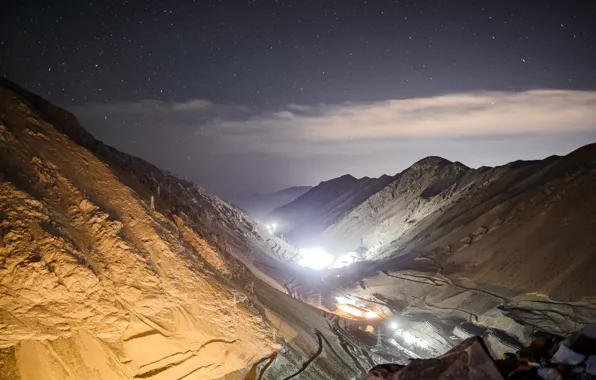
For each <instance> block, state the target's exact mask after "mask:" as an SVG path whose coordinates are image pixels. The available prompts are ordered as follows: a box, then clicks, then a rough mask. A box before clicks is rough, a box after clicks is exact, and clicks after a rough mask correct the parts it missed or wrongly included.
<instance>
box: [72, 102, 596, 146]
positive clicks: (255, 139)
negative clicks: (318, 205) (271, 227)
mask: <svg viewBox="0 0 596 380" xmlns="http://www.w3.org/2000/svg"><path fill="white" fill-rule="evenodd" d="M595 110H596V92H594V91H566V90H535V91H526V92H476V93H462V94H450V95H442V96H435V97H429V98H414V99H392V100H386V101H380V102H373V103H342V104H334V105H328V104H321V105H314V106H312V105H310V106H309V105H297V104H290V105H288V106H286V107H284V108H282V109H277V110H273V111H268V112H256V111H255V110H251V109H249V108H247V107H241V106H227V105H216V104H214V103H212V102H210V101H208V100H202V99H194V100H189V101H186V102H181V103H175V102H161V101H152V100H142V101H139V102H134V103H116V104H112V105H106V104H91V105H85V106H82V107H80V108H79V109H78V110H76V111H77V113H79V114H82V115H84V117H85V118H86V119H90V118H91V117H96V118H99V119H101V118H102V117H103V118H104V119H105V120H108V121H112V122H113V123H122V122H123V121H128V125H131V124H136V125H143V126H144V127H145V128H147V129H151V128H154V127H156V126H157V127H162V128H164V127H165V128H168V129H169V130H171V131H172V133H176V132H175V131H176V129H184V130H188V131H189V132H190V133H191V134H193V135H194V136H197V137H198V138H202V139H203V140H205V141H209V146H208V147H205V149H206V150H207V151H213V152H214V154H228V153H230V152H235V153H239V154H241V153H262V154H273V155H285V156H291V155H299V156H300V155H312V154H335V153H338V152H341V153H343V154H345V153H346V151H349V152H352V153H353V154H363V153H367V152H369V151H375V150H378V149H379V148H380V147H381V148H382V147H383V146H387V147H388V148H389V145H390V142H391V141H394V140H397V139H444V138H470V137H482V136H493V137H495V136H513V135H545V134H553V133H570V132H586V131H588V132H592V131H596V111H595ZM371 142H376V144H371Z"/></svg>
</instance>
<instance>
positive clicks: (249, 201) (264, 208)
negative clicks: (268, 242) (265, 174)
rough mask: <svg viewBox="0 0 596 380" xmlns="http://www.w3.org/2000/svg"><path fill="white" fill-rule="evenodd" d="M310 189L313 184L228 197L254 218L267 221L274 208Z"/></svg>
mask: <svg viewBox="0 0 596 380" xmlns="http://www.w3.org/2000/svg"><path fill="white" fill-rule="evenodd" d="M310 189H312V186H294V187H290V188H287V189H283V190H280V191H276V192H274V193H266V194H259V193H256V194H255V193H252V194H236V195H231V196H228V197H226V198H227V199H228V200H229V201H230V202H231V203H232V204H233V205H234V206H236V207H237V208H239V209H241V210H242V211H244V212H245V213H246V214H248V215H250V216H252V217H253V218H254V219H257V220H260V221H262V222H267V219H268V216H269V214H270V213H271V212H272V211H273V210H275V209H276V208H278V207H281V206H283V205H286V204H288V203H290V202H292V201H293V200H294V199H296V198H298V197H300V196H301V195H303V194H304V193H306V192H308V191H309V190H310Z"/></svg>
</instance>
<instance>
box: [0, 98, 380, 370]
mask: <svg viewBox="0 0 596 380" xmlns="http://www.w3.org/2000/svg"><path fill="white" fill-rule="evenodd" d="M61 131H63V132H66V133H68V134H69V136H70V138H69V136H67V135H65V134H63V133H61ZM73 140H76V141H77V142H75V141H73ZM80 144H82V145H85V146H86V147H85V146H82V145H80ZM100 157H101V158H100ZM151 197H153V198H154V205H153V206H154V207H152V204H151V203H152V202H151ZM261 230H263V231H261ZM261 235H262V236H261ZM267 238H268V237H267V234H266V232H265V231H264V228H262V227H260V226H258V225H255V224H254V223H253V222H252V221H250V220H248V219H246V218H245V216H244V215H242V214H241V213H239V212H237V211H236V210H234V209H232V208H231V207H230V206H229V205H227V204H225V203H224V202H222V201H221V200H219V199H217V198H216V197H214V196H213V195H210V194H209V193H207V192H205V191H204V190H203V189H200V188H198V187H196V186H195V185H193V184H191V183H188V182H186V181H183V180H180V179H178V178H176V177H174V176H172V175H170V174H168V173H165V172H162V171H160V170H159V169H157V168H155V167H153V166H151V165H150V164H148V163H146V162H144V161H142V160H139V159H136V158H133V157H130V156H127V155H125V154H123V153H120V152H117V151H115V150H113V149H112V148H109V147H107V146H105V145H103V144H101V143H100V142H97V141H95V140H93V139H92V137H91V136H89V135H87V134H86V132H85V131H84V130H83V129H82V128H81V127H80V126H79V125H78V123H77V122H76V120H75V119H74V118H73V117H72V115H70V114H68V113H67V112H65V111H63V110H60V109H58V108H55V107H53V106H51V105H50V104H48V103H46V102H45V101H43V100H42V99H40V98H37V97H35V96H34V95H31V94H28V93H26V92H24V91H23V90H18V89H14V88H12V89H9V88H8V87H4V86H0V353H1V360H0V379H3V380H4V379H7V378H9V379H19V378H20V379H40V378H43V379H51V380H53V379H56V380H57V379H130V378H133V377H138V378H146V379H181V378H188V379H219V378H222V377H224V376H235V377H234V378H244V376H248V378H250V376H254V378H257V376H261V375H262V371H265V370H266V371H267V374H268V376H273V378H284V377H287V376H290V375H292V374H294V373H297V372H299V371H305V367H304V366H305V363H307V362H308V365H307V367H308V371H309V372H312V373H315V374H317V373H318V374H321V376H323V377H325V378H340V377H342V376H344V377H345V376H354V375H360V374H362V373H363V371H364V369H363V368H364V367H370V366H371V365H374V362H371V363H366V362H365V360H366V359H363V361H362V364H358V365H359V366H360V367H361V368H358V366H356V365H352V366H346V365H345V364H344V363H346V362H347V361H349V362H351V363H354V360H356V362H358V363H359V360H361V359H360V358H358V359H352V358H351V357H350V355H352V354H351V353H350V351H344V349H342V347H340V346H339V344H338V343H337V342H336V341H333V342H331V343H330V344H333V345H335V348H334V350H336V351H337V352H339V353H340V354H339V356H334V357H332V358H329V359H327V360H326V363H325V366H324V367H325V368H326V369H321V368H323V367H321V366H319V363H317V362H312V361H310V362H309V359H310V358H311V357H312V356H313V353H316V352H317V350H319V349H320V350H321V352H323V348H322V341H321V338H320V336H319V335H317V334H323V335H325V336H328V337H329V336H333V335H334V332H332V331H331V330H330V328H331V327H330V325H329V324H328V323H327V321H326V320H325V319H324V318H323V317H322V315H321V313H320V312H318V311H316V309H313V308H312V307H309V306H307V305H306V304H303V303H301V302H299V301H297V300H294V299H293V298H291V297H289V296H287V295H285V294H283V293H280V292H279V291H278V290H276V289H273V288H271V287H270V286H269V285H266V283H265V282H268V283H271V284H274V285H275V281H273V280H271V278H269V277H268V276H267V275H265V274H263V273H262V272H260V271H259V270H258V269H257V268H256V267H257V266H258V265H257V264H255V263H257V261H259V260H260V261H259V262H271V263H274V262H275V260H276V258H275V256H273V255H272V254H271V252H270V251H269V248H268V246H267V243H266V241H265V239H267ZM239 258H240V259H239ZM247 266H253V267H254V268H253V269H254V273H256V274H257V275H255V274H253V272H251V271H249V270H248V269H247ZM264 281H265V282H264ZM275 286H277V287H279V288H281V286H279V285H275ZM278 309H280V310H278ZM288 310H289V311H288ZM346 347H347V346H346ZM346 350H347V348H346ZM311 362H312V363H311ZM324 371H326V372H324ZM325 374H326V375H325Z"/></svg>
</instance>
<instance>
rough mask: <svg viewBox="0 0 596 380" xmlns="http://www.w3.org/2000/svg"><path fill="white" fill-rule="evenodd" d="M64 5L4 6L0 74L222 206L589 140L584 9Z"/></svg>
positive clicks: (410, 4)
mask: <svg viewBox="0 0 596 380" xmlns="http://www.w3.org/2000/svg"><path fill="white" fill-rule="evenodd" d="M63 3H64V4H63ZM65 4H66V3H65V2H57V1H45V2H44V1H26V2H20V4H17V2H16V1H9V3H8V4H4V5H3V11H2V13H1V14H0V75H2V76H4V77H7V78H8V79H10V80H13V81H15V82H17V83H18V84H20V85H22V86H24V87H26V88H27V89H29V90H30V91H32V92H35V93H38V94H40V95H42V96H44V97H46V98H48V99H49V100H50V101H52V102H54V103H56V104H58V105H60V106H64V107H65V108H67V109H69V110H71V111H72V112H74V113H75V114H76V115H77V116H78V117H79V119H80V120H81V122H82V123H83V125H84V126H85V127H86V128H87V129H88V130H89V131H90V132H92V133H93V134H94V135H95V136H96V137H98V138H99V139H101V140H103V141H105V142H106V143H108V144H110V145H113V146H115V147H117V148H119V149H121V150H123V151H126V152H128V153H131V154H134V155H138V156H141V157H143V158H145V159H147V160H149V161H150V162H152V163H154V164H157V165H159V166H161V167H163V168H165V169H168V170H170V171H172V172H175V173H178V174H179V175H181V176H187V177H188V178H189V179H192V180H194V181H196V182H198V183H199V184H201V185H204V186H206V187H208V188H211V189H213V190H215V191H216V192H218V193H220V194H224V195H227V194H233V193H237V192H243V191H271V190H277V189H280V188H283V187H286V186H292V185H303V184H316V183H317V182H319V181H321V180H326V179H329V178H331V177H335V176H339V175H342V174H345V173H351V174H353V175H356V176H364V175H369V176H378V175H380V174H383V173H387V174H395V173H396V172H399V171H401V170H403V169H404V168H405V167H407V166H409V165H410V164H411V163H413V162H414V161H416V160H418V159H421V158H423V157H424V156H428V155H441V156H444V157H445V158H448V159H452V160H459V161H462V162H464V163H466V164H468V165H470V166H480V165H498V164H504V163H506V162H508V161H512V160H516V159H519V158H524V159H531V158H543V157H546V156H549V155H551V154H565V153H568V152H569V151H571V150H573V149H575V148H577V147H579V146H580V145H583V144H586V143H589V142H592V141H594V140H596V116H595V113H594V109H596V49H595V45H596V2H595V1H592V0H580V1H574V0H561V1H549V0H541V1H534V0H528V1H520V0H515V1H509V0H499V1H496V0H495V1H482V0H475V1H473V0H468V1H440V0H434V1H406V0H404V1H381V0H369V1H350V0H341V1H339V0H338V1H314V0H312V1H291V0H287V1H286V0H277V1H264V0H263V1H261V0H253V1H226V0H221V1H208V0H201V1H191V0H186V1H159V0H155V1H109V0H107V1H76V2H69V4H68V5H65Z"/></svg>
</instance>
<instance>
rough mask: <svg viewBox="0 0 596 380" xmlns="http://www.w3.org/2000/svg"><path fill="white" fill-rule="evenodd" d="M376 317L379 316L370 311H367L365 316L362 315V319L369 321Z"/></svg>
mask: <svg viewBox="0 0 596 380" xmlns="http://www.w3.org/2000/svg"><path fill="white" fill-rule="evenodd" d="M378 316H379V314H377V313H375V312H374V311H372V310H369V311H367V312H366V314H364V317H365V318H369V319H372V318H377V317H378Z"/></svg>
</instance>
